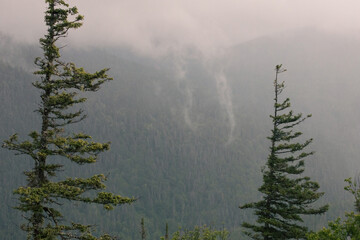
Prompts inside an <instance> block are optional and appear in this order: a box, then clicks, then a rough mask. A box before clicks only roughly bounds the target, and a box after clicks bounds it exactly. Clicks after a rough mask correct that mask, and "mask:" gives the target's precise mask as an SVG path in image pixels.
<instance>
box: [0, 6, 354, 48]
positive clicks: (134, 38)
mask: <svg viewBox="0 0 360 240" xmlns="http://www.w3.org/2000/svg"><path fill="white" fill-rule="evenodd" d="M70 4H71V5H74V4H75V5H77V6H78V8H79V11H80V13H81V14H84V15H85V23H84V26H83V27H82V28H81V29H80V30H77V31H75V32H71V33H70V35H69V36H70V37H69V40H68V41H72V42H75V43H78V44H82V45H86V44H88V45H104V44H111V45H124V46H129V47H131V48H133V49H134V50H136V51H138V52H140V53H144V54H150V55H151V54H152V55H159V54H160V55H161V54H165V53H167V52H169V51H178V50H179V49H184V47H194V48H196V49H199V50H200V51H201V52H203V53H207V54H211V53H213V52H216V51H217V49H219V48H222V47H228V46H231V45H234V44H238V43H241V42H243V41H247V40H250V39H253V38H256V37H259V36H262V35H266V34H272V33H276V32H280V31H284V30H288V29H296V28H301V27H314V28H321V29H326V30H329V31H352V32H356V33H358V32H359V30H360V15H359V14H358V13H357V11H356V10H357V9H359V8H360V2H359V1H357V0H348V1H338V0H317V1H303V0H292V1H289V0H273V1H272V0H242V1H236V0H223V1H219V0H197V1H192V0H173V1H168V0H151V1H150V0H143V1H138V0H120V1H119V0H104V1H99V0H77V1H70ZM44 10H45V4H44V3H43V2H42V1H39V0H32V1H31V0H17V1H5V0H3V1H2V2H1V3H0V29H1V30H0V31H2V32H4V33H6V34H10V35H12V36H14V37H15V38H17V39H21V40H26V41H35V40H37V39H38V38H39V37H41V36H42V35H43V33H44V31H45V27H44V23H43V12H44Z"/></svg>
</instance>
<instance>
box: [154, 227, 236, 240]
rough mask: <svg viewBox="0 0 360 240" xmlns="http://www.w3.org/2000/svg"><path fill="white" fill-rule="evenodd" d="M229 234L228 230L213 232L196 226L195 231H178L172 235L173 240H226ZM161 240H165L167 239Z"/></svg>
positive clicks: (207, 228)
mask: <svg viewBox="0 0 360 240" xmlns="http://www.w3.org/2000/svg"><path fill="white" fill-rule="evenodd" d="M228 237H229V232H228V231H227V230H226V229H223V230H213V229H211V228H209V227H207V226H202V227H198V226H196V227H195V228H194V229H193V230H184V231H181V230H179V231H176V232H174V233H173V234H172V237H171V240H226V239H228ZM160 239H162V240H165V239H167V238H166V237H161V238H160Z"/></svg>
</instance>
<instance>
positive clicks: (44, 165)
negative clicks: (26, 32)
mask: <svg viewBox="0 0 360 240" xmlns="http://www.w3.org/2000/svg"><path fill="white" fill-rule="evenodd" d="M45 2H46V4H47V10H46V12H45V23H46V26H47V33H46V35H45V36H44V37H43V38H41V39H40V45H41V48H42V50H43V57H41V58H40V57H39V58H36V60H35V64H36V66H37V67H38V70H37V71H36V72H35V73H34V74H36V75H38V76H39V80H38V81H36V82H34V83H33V86H34V87H35V88H37V89H38V90H39V93H40V99H41V102H40V104H39V107H38V109H36V112H38V114H40V117H41V129H39V130H38V131H32V132H31V133H30V134H29V138H28V140H23V141H20V140H19V139H18V135H17V134H15V135H13V136H11V137H10V138H9V140H6V141H4V143H3V147H4V148H7V149H10V150H13V151H15V152H16V154H22V155H25V156H27V158H29V159H31V160H32V161H33V163H34V167H33V169H31V170H29V171H25V175H26V177H27V185H26V186H22V187H19V188H17V189H16V190H15V191H14V194H16V195H18V200H19V204H18V205H17V206H16V209H18V210H20V211H21V212H23V216H24V218H25V219H26V223H25V224H23V225H22V226H21V228H22V229H23V230H24V231H26V232H27V236H28V239H33V240H40V239H98V238H96V237H94V236H93V234H92V232H93V226H89V225H84V224H81V223H74V222H68V221H66V220H65V217H64V216H63V214H62V212H61V205H62V204H63V203H64V201H65V200H69V201H71V202H83V203H95V204H100V205H103V207H104V208H105V209H107V210H111V209H112V208H113V207H114V206H117V205H121V204H130V203H132V202H133V201H135V199H133V198H127V197H122V196H120V195H115V194H113V193H110V192H106V191H104V189H105V185H104V182H105V181H106V177H105V176H104V175H103V174H98V175H95V176H92V177H89V178H80V177H76V178H65V179H63V180H59V176H57V173H58V172H59V171H63V170H64V169H63V168H64V166H65V165H66V163H65V160H66V159H67V160H69V161H71V162H74V163H76V164H78V165H85V164H91V163H95V162H96V161H97V156H98V154H100V153H101V152H104V151H107V150H109V143H98V142H94V141H93V140H92V138H91V136H89V135H87V134H85V133H72V132H70V131H69V129H67V126H68V125H70V124H73V123H77V122H79V121H81V120H83V119H84V118H85V115H84V113H83V110H81V109H80V108H79V107H76V108H75V109H74V108H73V107H74V106H78V104H80V103H83V102H84V101H85V100H86V99H85V98H83V97H79V96H78V94H79V93H80V92H95V91H97V90H98V89H99V88H100V86H101V85H102V84H103V83H105V82H107V81H109V80H111V78H110V77H108V76H107V71H108V69H102V70H100V71H98V72H95V73H87V72H85V71H84V69H83V68H77V67H76V66H75V64H74V63H65V62H63V61H61V60H60V48H59V47H58V40H59V39H61V38H63V37H66V36H67V34H68V31H69V30H71V29H76V28H79V27H80V26H81V25H82V20H83V16H81V15H79V14H78V10H77V8H76V7H69V4H67V3H66V1H64V0H45ZM99 239H112V238H111V237H110V236H109V235H106V234H105V235H104V236H102V237H100V238H99Z"/></svg>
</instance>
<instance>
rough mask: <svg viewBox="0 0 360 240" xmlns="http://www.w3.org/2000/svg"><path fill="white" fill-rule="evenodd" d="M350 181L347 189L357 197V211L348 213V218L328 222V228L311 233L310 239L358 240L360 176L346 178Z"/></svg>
mask: <svg viewBox="0 0 360 240" xmlns="http://www.w3.org/2000/svg"><path fill="white" fill-rule="evenodd" d="M345 182H347V183H348V185H347V186H345V188H344V189H345V190H346V191H348V192H349V193H351V194H352V195H353V196H354V197H355V209H356V211H357V213H354V212H351V213H346V214H345V217H346V219H345V220H344V221H341V219H340V218H338V219H336V220H335V221H333V222H329V223H328V225H329V226H328V228H325V227H324V228H323V229H321V230H320V231H318V232H316V233H309V234H308V235H307V239H308V240H349V239H351V240H357V239H360V213H359V209H360V208H359V199H360V190H359V177H357V178H356V180H355V181H353V180H352V179H351V178H347V179H345Z"/></svg>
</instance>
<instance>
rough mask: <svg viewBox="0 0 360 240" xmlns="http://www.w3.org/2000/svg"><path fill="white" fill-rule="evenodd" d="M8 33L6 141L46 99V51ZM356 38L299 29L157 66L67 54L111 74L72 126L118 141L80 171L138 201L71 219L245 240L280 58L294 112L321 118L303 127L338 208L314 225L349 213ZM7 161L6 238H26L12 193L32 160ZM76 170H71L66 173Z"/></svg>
mask: <svg viewBox="0 0 360 240" xmlns="http://www.w3.org/2000/svg"><path fill="white" fill-rule="evenodd" d="M1 38H2V40H3V39H6V41H4V40H3V41H1V44H0V79H1V81H0V84H1V88H0V89H1V90H0V99H1V100H2V101H1V102H2V108H1V113H0V124H1V126H2V128H1V131H0V138H1V139H6V138H7V137H8V136H9V135H10V134H13V133H15V132H18V133H19V134H20V136H25V135H26V133H28V132H29V131H30V130H32V129H34V128H35V127H36V126H37V123H36V122H37V120H38V119H37V115H36V113H33V109H35V107H36V102H37V101H39V100H38V96H37V94H36V91H35V90H32V88H31V81H33V80H34V76H32V74H31V72H32V71H33V70H34V69H33V65H32V62H33V60H32V59H33V58H34V57H36V56H37V55H38V54H39V49H38V47H36V46H31V45H25V44H20V43H16V42H13V41H12V40H11V39H10V38H7V37H6V36H1ZM357 42H358V41H357V39H353V38H351V37H350V36H337V35H331V34H328V33H323V32H317V31H314V30H301V31H294V32H287V33H282V34H279V35H277V36H268V37H264V38H260V39H256V40H253V41H250V42H247V43H243V44H241V45H238V46H235V47H233V48H231V49H227V51H225V53H224V54H223V55H222V57H219V58H217V59H210V60H209V59H207V60H206V61H205V60H203V58H202V56H201V54H199V53H197V52H195V51H193V52H189V53H188V54H186V55H183V56H181V57H179V56H171V55H170V56H167V57H164V58H158V59H151V58H149V57H144V56H140V55H137V54H136V53H133V52H131V51H129V50H127V49H123V48H115V47H104V48H82V49H71V48H65V50H64V54H63V57H64V58H65V59H66V60H70V61H74V62H76V63H77V65H79V66H84V67H85V68H86V69H87V70H89V71H95V70H97V69H100V68H103V67H110V68H111V72H110V73H111V75H112V76H113V78H114V81H112V82H110V83H108V84H107V85H106V86H105V87H104V88H102V89H101V90H99V92H97V93H96V94H94V95H89V96H88V98H89V100H88V102H87V103H86V105H85V107H84V108H85V110H86V112H87V115H88V118H87V119H86V120H85V121H83V122H82V123H80V124H77V125H76V126H74V129H76V130H77V131H86V132H87V133H89V134H90V135H92V136H93V137H94V139H96V140H99V141H111V143H112V145H111V151H110V152H108V153H106V154H103V155H102V156H101V157H100V159H101V160H100V162H99V163H97V164H96V165H95V166H91V167H88V168H86V169H85V170H84V169H83V167H82V169H83V170H81V174H83V175H86V176H87V175H90V174H91V173H98V172H103V173H105V174H108V175H109V182H108V186H109V189H110V190H111V191H114V192H120V193H121V194H123V195H125V196H135V197H137V198H138V201H137V202H136V203H135V204H134V205H132V206H131V207H121V208H119V209H116V210H114V211H113V212H110V213H105V212H103V211H102V209H100V208H99V209H97V208H94V207H90V206H80V207H76V206H73V207H71V206H64V207H66V208H67V211H68V212H71V215H72V216H73V217H75V218H79V219H85V220H86V221H88V223H93V224H96V225H98V226H99V228H100V229H101V230H102V231H106V232H112V233H114V234H117V235H119V236H121V237H122V239H135V238H137V237H138V236H139V233H138V232H139V226H140V219H141V217H144V218H145V223H146V228H147V229H148V231H149V239H159V236H161V235H162V234H163V231H164V228H165V223H166V222H167V223H168V224H169V226H170V230H171V231H173V230H176V229H177V228H178V226H183V227H189V226H193V225H195V224H208V225H214V226H225V227H227V228H228V229H230V230H231V231H232V235H231V237H232V238H233V239H238V236H239V234H240V227H239V226H240V225H241V223H242V221H243V219H249V218H250V219H251V216H252V214H251V212H246V211H241V210H240V209H238V206H239V205H240V204H242V203H246V202H249V201H253V200H256V199H257V198H258V197H259V195H258V193H257V188H258V186H259V185H260V183H261V172H260V169H261V166H262V165H263V164H264V163H265V161H266V157H267V150H268V140H267V139H266V137H267V136H268V135H269V133H270V128H269V127H270V124H271V121H270V118H269V117H268V116H269V114H270V113H271V111H272V104H273V103H272V98H273V97H272V82H273V77H274V71H273V68H274V66H275V65H276V64H279V63H283V64H284V66H285V67H286V68H287V69H288V72H287V73H285V74H283V75H282V76H281V78H282V80H285V81H286V85H287V86H288V87H287V89H286V93H285V94H286V95H287V96H289V97H290V98H291V100H292V104H293V108H294V110H295V111H296V112H304V113H305V114H307V113H312V114H313V117H312V118H311V119H309V120H308V121H306V122H305V123H304V124H303V125H302V128H301V130H302V131H303V132H304V136H305V137H313V138H314V139H315V141H314V144H313V145H312V146H311V148H312V149H313V150H315V151H316V154H315V155H314V156H313V157H311V158H309V159H308V162H307V163H306V168H307V174H309V175H310V176H311V177H312V178H313V179H314V180H316V181H318V182H319V183H320V185H321V186H322V190H323V191H325V192H326V195H325V197H324V198H323V201H324V202H329V203H330V205H331V206H330V207H331V209H330V211H329V213H328V214H326V216H323V217H317V218H316V220H315V218H310V219H308V225H315V226H316V227H320V226H322V225H324V224H325V223H326V221H327V220H328V219H333V218H335V217H337V216H340V215H341V214H342V213H343V212H344V210H350V209H351V207H352V205H351V204H352V199H351V196H349V195H347V194H346V193H345V192H344V191H343V185H344V183H343V179H344V178H347V177H350V176H353V174H355V173H356V172H357V171H358V169H359V168H358V159H357V157H356V156H358V155H359V154H360V149H359V148H358V147H357V143H358V142H360V141H359V140H360V139H359V138H360V135H359V134H358V132H359V130H360V129H359V128H360V123H359V122H358V119H359V115H360V114H359V111H358V106H357V103H358V102H359V95H358V93H357V91H356V89H357V88H358V87H359V80H358V77H357V76H359V72H358V71H360V70H359V69H358V68H357V67H356V66H358V65H359V61H360V60H359V58H358V56H360V48H359V47H358V46H357ZM284 49H286V51H284ZM0 156H1V158H2V160H1V161H0V164H1V168H0V169H1V177H0V201H1V202H2V206H4V207H2V208H3V209H4V210H2V211H1V215H0V235H1V236H4V238H3V239H21V237H20V236H21V235H19V234H18V225H19V219H20V216H18V214H17V213H16V211H15V210H13V209H11V206H14V205H15V198H14V196H12V195H11V192H12V189H14V188H15V187H16V186H19V185H21V184H23V183H24V182H25V181H24V177H22V175H21V174H22V172H23V171H24V170H25V169H28V168H30V167H31V162H30V161H27V160H24V159H22V157H19V156H13V155H12V153H9V152H7V151H5V150H3V149H1V150H0ZM78 173H79V170H78V168H77V167H76V166H72V165H69V168H68V169H66V172H64V175H66V176H74V175H76V174H78ZM89 212H91V214H92V215H91V218H89ZM319 219H320V220H319ZM17 237H18V238H17Z"/></svg>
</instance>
